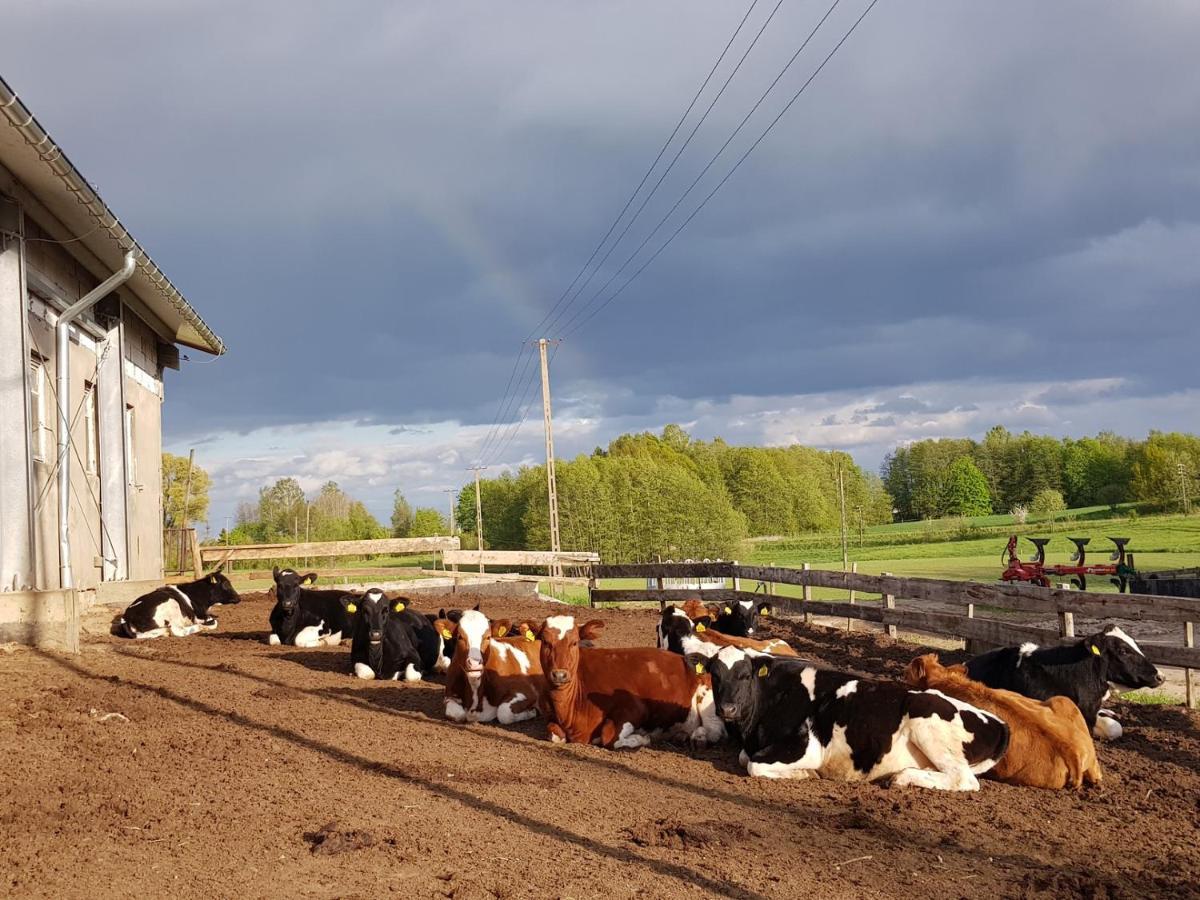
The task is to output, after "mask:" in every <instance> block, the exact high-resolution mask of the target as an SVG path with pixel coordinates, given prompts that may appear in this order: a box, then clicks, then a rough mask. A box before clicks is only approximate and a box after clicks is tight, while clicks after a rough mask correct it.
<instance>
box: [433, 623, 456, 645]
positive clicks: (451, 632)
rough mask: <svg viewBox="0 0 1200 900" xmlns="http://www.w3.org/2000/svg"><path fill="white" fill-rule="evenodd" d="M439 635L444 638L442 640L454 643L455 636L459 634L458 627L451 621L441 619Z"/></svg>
mask: <svg viewBox="0 0 1200 900" xmlns="http://www.w3.org/2000/svg"><path fill="white" fill-rule="evenodd" d="M437 629H438V634H440V635H441V636H442V640H445V641H452V640H454V637H455V635H457V634H458V626H457V625H455V624H454V623H453V622H451V621H450V620H449V619H439V620H438V623H437Z"/></svg>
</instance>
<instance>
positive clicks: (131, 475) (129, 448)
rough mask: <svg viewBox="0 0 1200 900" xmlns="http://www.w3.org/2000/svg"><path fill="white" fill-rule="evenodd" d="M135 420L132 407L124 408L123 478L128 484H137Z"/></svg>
mask: <svg viewBox="0 0 1200 900" xmlns="http://www.w3.org/2000/svg"><path fill="white" fill-rule="evenodd" d="M135 426H136V420H135V418H134V411H133V407H132V406H126V407H125V477H126V478H128V479H129V483H130V484H133V485H136V484H137V452H136V451H135V450H134V447H133V441H134V436H135V435H136V434H137V428H136V427H135Z"/></svg>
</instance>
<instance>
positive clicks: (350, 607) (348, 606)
mask: <svg viewBox="0 0 1200 900" xmlns="http://www.w3.org/2000/svg"><path fill="white" fill-rule="evenodd" d="M346 612H351V613H352V612H358V607H357V606H355V605H354V604H353V603H347V604H346Z"/></svg>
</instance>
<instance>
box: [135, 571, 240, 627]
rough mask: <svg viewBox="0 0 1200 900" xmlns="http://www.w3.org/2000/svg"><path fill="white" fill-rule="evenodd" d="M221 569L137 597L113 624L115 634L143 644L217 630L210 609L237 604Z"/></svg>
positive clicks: (230, 586) (236, 597)
mask: <svg viewBox="0 0 1200 900" xmlns="http://www.w3.org/2000/svg"><path fill="white" fill-rule="evenodd" d="M241 599H242V598H241V597H239V596H238V592H237V591H235V590H234V589H233V585H232V584H231V583H230V581H229V579H228V578H226V577H225V573H224V572H223V571H221V569H219V568H218V569H216V570H215V571H213V572H211V573H209V574H208V575H205V576H204V577H203V578H198V579H196V580H195V581H189V582H187V583H186V584H168V585H166V586H165V587H160V588H156V589H155V590H153V591H151V592H150V593H149V594H143V595H142V596H141V597H138V598H137V599H136V600H134V601H133V602H132V603H130V604H129V606H128V607H127V608H126V609H125V612H123V613H122V614H121V618H120V619H119V620H118V621H117V631H118V633H119V634H122V635H124V636H125V637H131V638H137V639H138V640H146V639H149V638H157V637H162V636H163V635H164V634H171V635H172V636H174V637H187V636H188V635H189V634H195V633H196V632H197V631H200V630H202V629H209V630H211V629H213V628H216V627H217V620H216V617H215V616H213V615H212V608H213V607H214V606H217V605H218V604H229V603H240V602H241Z"/></svg>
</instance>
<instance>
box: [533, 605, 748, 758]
mask: <svg viewBox="0 0 1200 900" xmlns="http://www.w3.org/2000/svg"><path fill="white" fill-rule="evenodd" d="M599 624H601V623H597V622H586V623H584V624H583V625H582V626H577V625H576V624H575V619H574V618H573V617H571V616H551V617H550V618H548V619H547V620H546V621H545V622H543V623H542V625H541V628H540V629H538V632H537V636H538V638H539V639H540V640H541V658H542V659H541V661H542V670H543V671H544V672H545V673H546V694H545V699H544V702H543V710H544V712H545V714H546V719H547V723H548V730H549V733H550V739H551V740H552V741H554V742H556V743H564V742H566V743H573V744H588V743H591V744H599V745H600V746H602V747H608V748H612V749H622V748H637V747H644V746H645V745H646V744H649V743H650V741H651V738H652V736H657V735H659V734H663V733H670V734H672V735H676V736H679V737H682V738H686V739H689V740H691V741H692V742H693V743H697V744H702V743H707V742H709V741H719V740H720V739H721V738H723V737H724V735H725V728H724V726H723V725H722V724H721V720H720V718H719V717H718V716H717V712H716V708H715V707H714V706H713V698H712V683H711V679H710V678H709V676H708V675H707V674H706V673H704V672H703V666H699V667H697V666H696V664H695V662H693V661H691V660H685V659H684V657H682V656H679V655H678V654H675V653H670V652H668V651H665V650H658V649H653V648H649V647H625V648H619V649H609V648H601V647H581V646H580V644H581V642H582V641H587V640H591V639H594V637H595V636H596V633H597V631H598V629H597V627H596V626H597V625H599ZM697 669H699V670H700V671H697Z"/></svg>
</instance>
